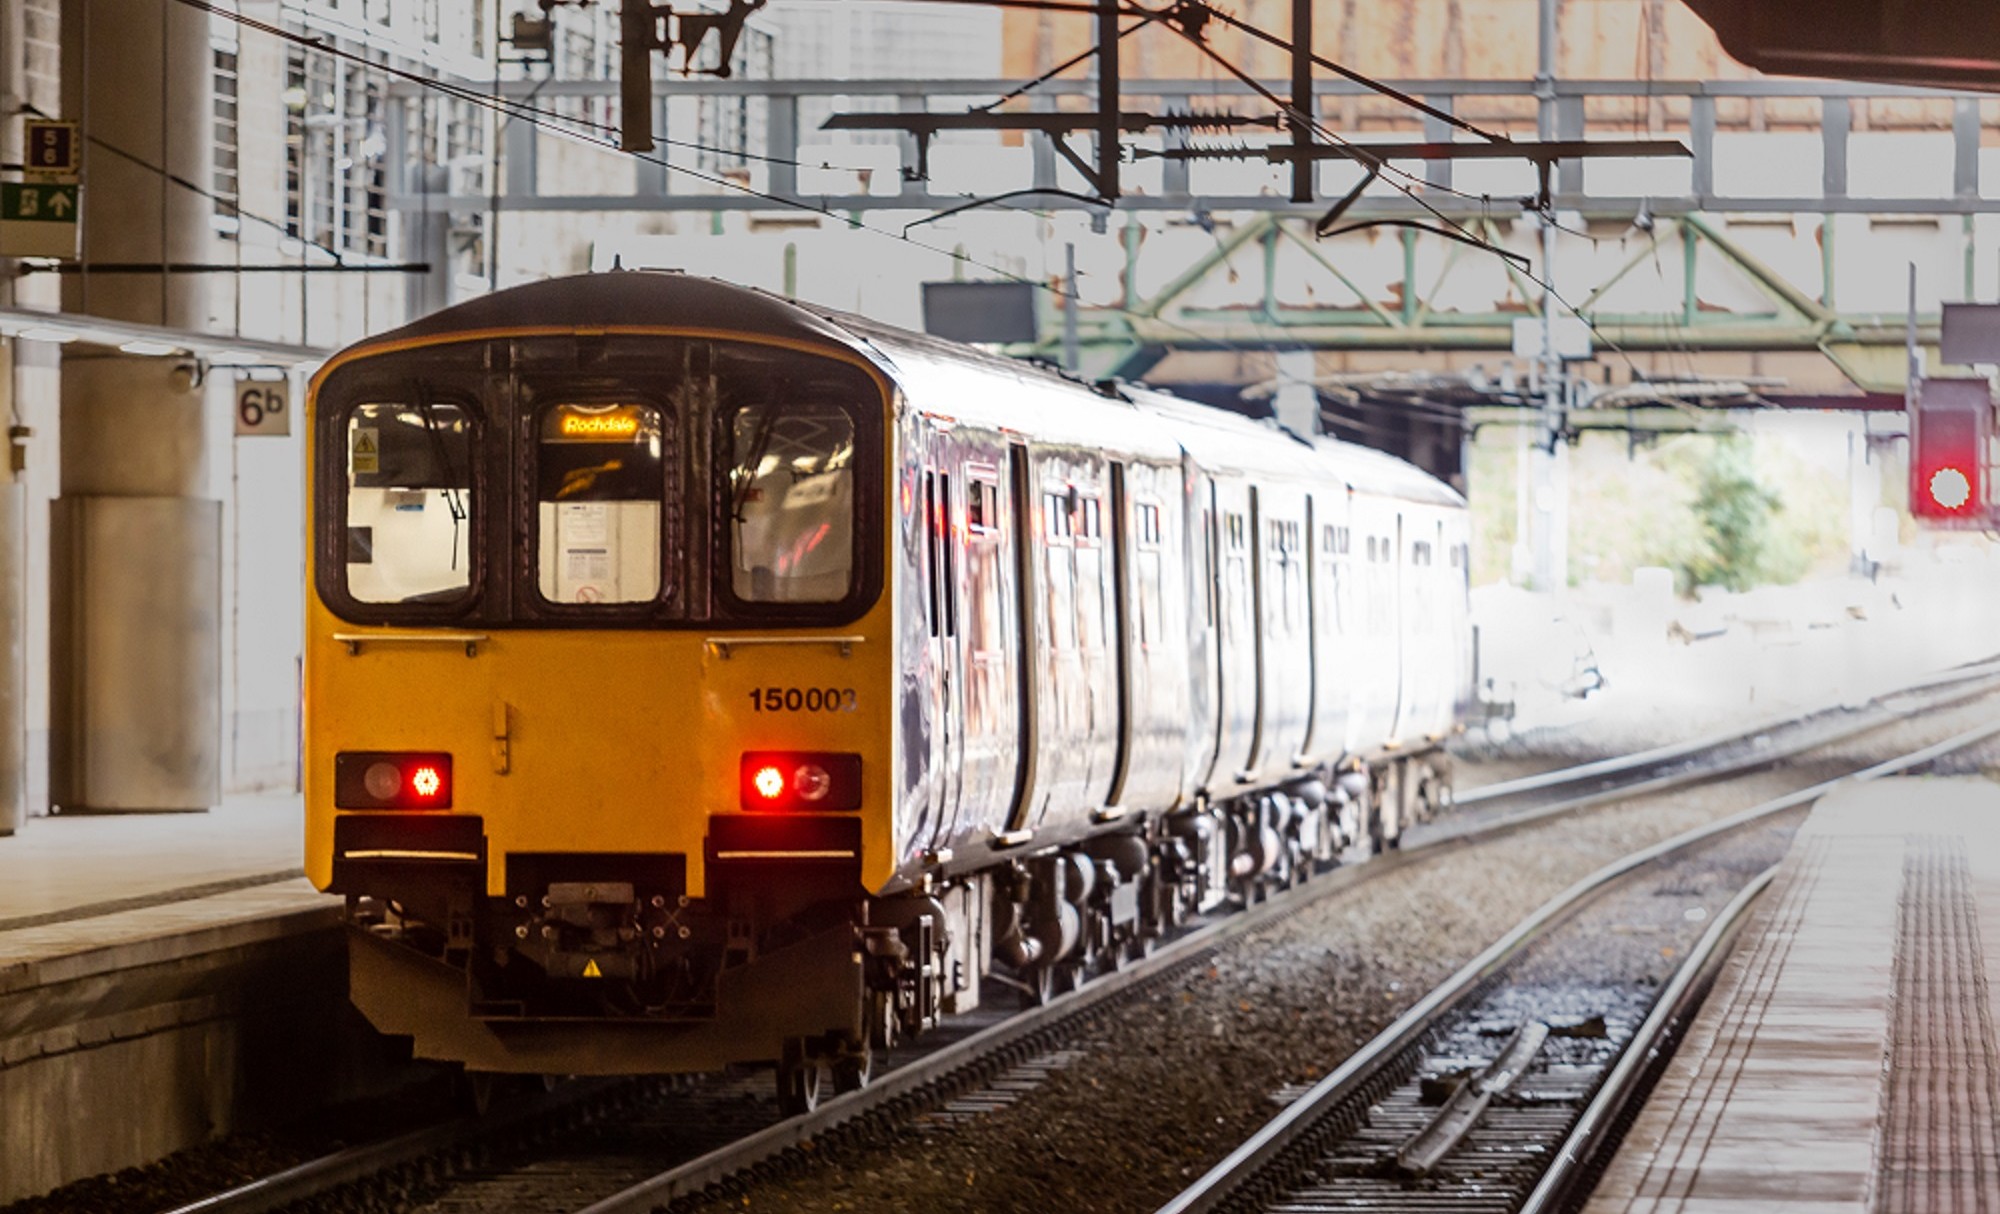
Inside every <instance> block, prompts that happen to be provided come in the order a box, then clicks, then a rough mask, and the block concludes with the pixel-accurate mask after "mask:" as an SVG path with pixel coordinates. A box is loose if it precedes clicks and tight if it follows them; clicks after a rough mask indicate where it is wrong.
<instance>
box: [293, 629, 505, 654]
mask: <svg viewBox="0 0 2000 1214" xmlns="http://www.w3.org/2000/svg"><path fill="white" fill-rule="evenodd" d="M333 639H334V640H336V641H339V642H340V643H341V644H343V645H345V646H347V652H348V653H350V654H353V655H355V656H357V657H358V656H360V654H361V649H362V647H363V646H365V645H463V646H465V656H466V657H468V658H473V657H478V656H479V647H480V646H481V645H483V644H485V643H486V642H488V641H490V640H492V639H493V638H492V637H491V636H489V635H487V634H486V633H483V632H336V633H334V634H333Z"/></svg>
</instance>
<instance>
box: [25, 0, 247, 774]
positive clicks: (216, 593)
mask: <svg viewBox="0 0 2000 1214" xmlns="http://www.w3.org/2000/svg"><path fill="white" fill-rule="evenodd" d="M208 22H209V17H208V15H207V14H205V13H202V12H199V11H197V10H195V9H191V8H189V7H187V6H186V5H181V4H162V3H159V0H64V5H63V29H64V37H63V52H64V60H63V97H64V111H65V113H66V115H67V116H69V117H72V118H74V119H76V120H77V121H78V122H80V123H81V124H82V128H83V134H84V142H85V145H86V152H85V157H86V158H85V175H84V189H83V261H84V272H83V273H81V274H78V275H74V276H71V277H69V278H68V279H67V280H66V281H65V283H64V300H63V302H64V307H65V309H66V310H68V311H74V312H82V313H88V314H91V315H96V316H104V317H110V318H114V319H118V320H126V321H136V322H139V323H143V324H151V325H162V326H165V327H168V328H173V329H183V330H199V329H203V328H206V327H207V324H208V310H207V289H206V288H207V280H206V277H205V276H204V275H201V274H185V273H184V274H171V273H159V274H135V273H104V272H100V273H91V272H90V269H89V267H90V266H91V265H92V264H94V263H95V264H105V263H126V264H132V263H143V264H154V263H161V262H207V261H211V260H213V256H212V244H213V236H212V234H211V232H210V229H209V215H210V213H211V211H212V207H213V204H212V203H211V202H210V201H209V200H208V199H207V198H205V197H203V196H202V195H201V194H199V193H196V192H195V191H193V190H190V189H187V188H185V187H182V186H179V185H176V184H174V182H173V180H172V179H173V178H175V177H178V178H181V179H183V180H187V181H196V182H200V181H206V180H208V178H209V175H210V171H211V165H210V133H211V132H210V122H211V102H210V95H209V94H210V80H211V69H210V64H209V50H208ZM121 153H122V154H121ZM199 388H200V385H199V376H198V373H197V371H196V369H195V368H194V367H192V366H182V365H177V364H176V363H175V361H174V360H172V359H161V358H155V357H140V356H132V355H128V354H125V353H122V352H119V351H114V350H104V349H98V348H91V347H84V346H81V345H72V346H70V347H67V348H66V349H65V351H64V359H63V374H62V433H63V442H62V496H61V498H59V499H58V500H57V502H56V503H55V509H54V511H53V518H52V522H53V533H54V538H53V544H54V548H55V557H54V566H55V568H54V571H53V573H52V577H51V598H52V607H51V610H52V615H53V623H52V629H51V632H52V636H51V645H50V648H51V654H50V658H51V661H50V667H51V680H52V685H51V693H50V695H51V714H52V736H51V739H50V786H51V787H50V794H51V800H52V801H53V802H54V803H56V804H57V805H60V806H61V807H62V808H63V809H64V810H65V811H77V810H98V809H104V810H151V809H180V810H185V809H205V808H207V807H208V806H210V805H212V804H214V803H215V801H216V800H217V799H218V798H219V795H220V788H219V784H220V780H219V776H220V771H221V762H220V753H221V722H220V711H219V705H220V690H221V687H220V684H221V673H220V672H221V665H220V652H221V629H220V615H221V613H220V610H219V607H220V602H221V584H220V556H221V526H220V519H221V504H220V503H219V502H216V501H213V500H209V499H208V498H207V497H206V496H205V491H206V490H207V488H208V484H209V479H210V478H209V469H208V465H207V451H208V446H209V443H208V438H209V435H208V427H209V426H210V425H211V424H212V422H211V417H210V411H209V410H207V409H205V408H204V407H203V399H204V398H203V393H202V392H201V391H200V390H199Z"/></svg>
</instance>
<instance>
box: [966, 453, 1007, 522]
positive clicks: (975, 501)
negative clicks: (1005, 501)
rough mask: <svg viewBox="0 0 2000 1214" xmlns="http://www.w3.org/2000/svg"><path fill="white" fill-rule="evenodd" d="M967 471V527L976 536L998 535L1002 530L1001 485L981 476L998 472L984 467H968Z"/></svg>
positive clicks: (993, 474)
mask: <svg viewBox="0 0 2000 1214" xmlns="http://www.w3.org/2000/svg"><path fill="white" fill-rule="evenodd" d="M966 473H967V477H968V479H967V480H966V482H965V526H966V529H967V530H968V531H970V532H972V534H974V535H976V536H989V535H997V534H998V533H999V531H1000V486H999V485H998V484H996V483H995V482H993V481H989V480H984V479H981V478H983V477H986V476H995V475H998V474H997V473H993V472H990V471H988V470H986V469H984V468H968V469H967V470H966Z"/></svg>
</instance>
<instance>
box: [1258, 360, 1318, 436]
mask: <svg viewBox="0 0 2000 1214" xmlns="http://www.w3.org/2000/svg"><path fill="white" fill-rule="evenodd" d="M1277 364H1278V390H1277V394H1276V395H1275V396H1273V397H1272V399H1271V411H1272V412H1273V413H1275V414H1277V417H1278V424H1279V425H1281V426H1284V427H1285V428H1287V429H1289V430H1291V431H1292V432H1293V433H1294V434H1307V435H1311V434H1318V433H1320V432H1321V430H1322V428H1323V427H1321V425H1320V417H1319V389H1318V388H1316V387H1314V386H1313V377H1314V376H1315V375H1317V374H1318V373H1319V372H1318V365H1317V364H1316V363H1315V361H1314V359H1313V352H1312V351H1311V350H1280V351H1278V355H1277Z"/></svg>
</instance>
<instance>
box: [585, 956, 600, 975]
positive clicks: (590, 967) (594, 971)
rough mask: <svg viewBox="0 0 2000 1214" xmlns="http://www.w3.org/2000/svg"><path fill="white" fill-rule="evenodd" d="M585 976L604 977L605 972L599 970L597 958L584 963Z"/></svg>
mask: <svg viewBox="0 0 2000 1214" xmlns="http://www.w3.org/2000/svg"><path fill="white" fill-rule="evenodd" d="M583 976H584V977H586V978H602V977H604V971H603V970H601V969H598V968H597V958H595V957H592V958H591V959H590V960H588V961H586V962H584V963H583Z"/></svg>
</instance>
